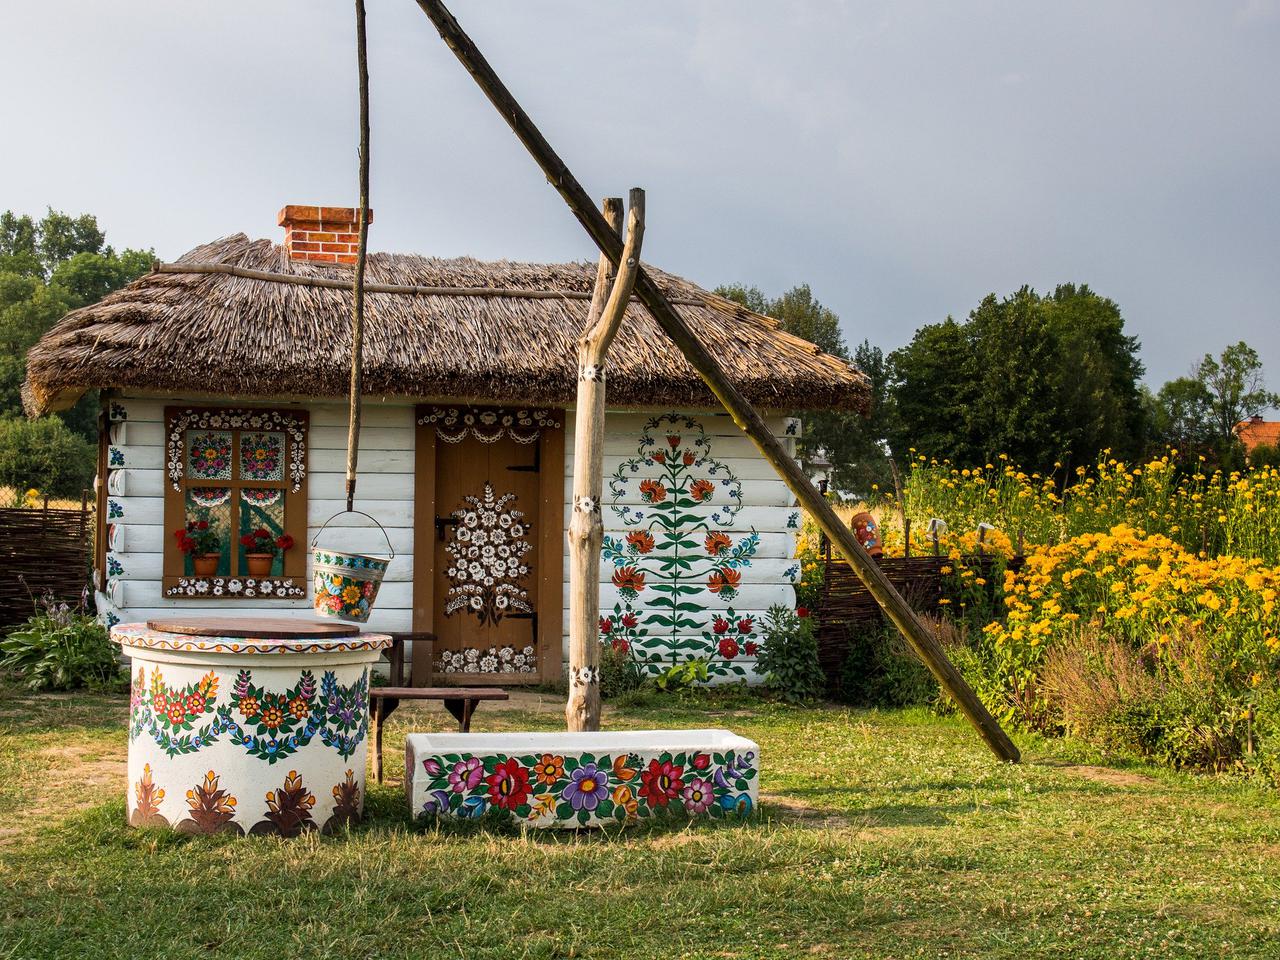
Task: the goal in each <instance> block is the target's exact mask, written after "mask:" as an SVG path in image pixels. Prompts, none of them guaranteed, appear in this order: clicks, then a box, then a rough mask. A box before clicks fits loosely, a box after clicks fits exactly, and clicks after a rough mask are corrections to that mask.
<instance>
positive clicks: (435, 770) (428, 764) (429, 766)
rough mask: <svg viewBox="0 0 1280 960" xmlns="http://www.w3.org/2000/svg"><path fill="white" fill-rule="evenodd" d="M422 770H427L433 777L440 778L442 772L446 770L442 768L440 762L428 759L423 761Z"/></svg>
mask: <svg viewBox="0 0 1280 960" xmlns="http://www.w3.org/2000/svg"><path fill="white" fill-rule="evenodd" d="M422 769H424V770H426V771H427V773H429V774H431V776H433V777H438V776H440V771H441V770H443V769H444V768H443V767H441V766H440V761H438V760H435V759H433V758H430V757H428V758H427V759H426V760H423V761H422Z"/></svg>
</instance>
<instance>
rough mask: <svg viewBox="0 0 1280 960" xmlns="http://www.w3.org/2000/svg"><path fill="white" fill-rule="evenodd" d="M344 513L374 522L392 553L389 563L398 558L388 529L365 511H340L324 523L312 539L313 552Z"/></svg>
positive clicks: (388, 559)
mask: <svg viewBox="0 0 1280 960" xmlns="http://www.w3.org/2000/svg"><path fill="white" fill-rule="evenodd" d="M344 513H358V514H360V516H362V517H367V518H368V519H370V520H373V525H374V526H375V527H377V528H378V529H379V530H381V531H382V536H383V538H384V539H385V540H386V541H387V549H388V550H389V551H391V556H390V557H388V558H387V562H388V563H390V562H391V561H392V560H394V559H395V558H396V548H395V547H393V546H392V545H391V537H390V536H389V535H388V534H387V531H386V528H384V527H383V526H382V524H380V523H379V522H378V521H377V519H375V518H374V517H370V516H369V514H367V513H365V512H364V511H363V510H339V511H338V512H337V513H335V514H334V515H333V516H332V517H330V518H329V519H328V520H326V521H325V522H324V523H322V524H321V525H320V529H319V530H317V531H316V535H315V536H314V537H313V538H312V539H311V549H312V550H314V549H315V548H316V544H317V543H319V542H320V534H322V533H324V531H325V528H326V527H328V526H329V524H330V523H332V522H333V521H334V520H336V519H337V518H338V517H340V516H342V515H343V514H344Z"/></svg>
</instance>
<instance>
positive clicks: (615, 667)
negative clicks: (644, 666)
mask: <svg viewBox="0 0 1280 960" xmlns="http://www.w3.org/2000/svg"><path fill="white" fill-rule="evenodd" d="M643 686H644V674H643V673H642V672H641V670H640V665H639V664H638V663H636V661H635V659H634V658H633V657H632V656H631V654H630V653H628V652H627V651H625V650H621V649H615V648H614V647H613V645H612V644H608V643H604V644H601V645H600V699H601V700H614V699H617V698H618V697H621V696H622V695H623V694H626V693H630V692H631V691H633V690H639V689H640V688H641V687H643Z"/></svg>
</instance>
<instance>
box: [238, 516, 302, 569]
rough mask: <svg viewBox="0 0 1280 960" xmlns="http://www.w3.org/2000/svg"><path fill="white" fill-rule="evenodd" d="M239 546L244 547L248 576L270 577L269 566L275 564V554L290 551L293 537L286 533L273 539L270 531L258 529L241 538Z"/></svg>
mask: <svg viewBox="0 0 1280 960" xmlns="http://www.w3.org/2000/svg"><path fill="white" fill-rule="evenodd" d="M240 545H241V546H243V547H244V559H245V563H246V564H248V567H249V576H251V577H268V576H270V575H271V566H272V564H274V563H275V559H276V554H277V553H281V554H282V553H284V552H285V551H286V550H289V549H291V548H292V547H293V537H291V536H289V534H287V533H282V534H281V535H280V536H278V537H273V536H272V535H271V531H270V530H266V529H264V528H262V527H259V528H258V529H257V530H254V531H253V532H252V533H246V534H245V535H244V536H242V537H241V538H240Z"/></svg>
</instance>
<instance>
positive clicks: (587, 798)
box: [561, 763, 609, 810]
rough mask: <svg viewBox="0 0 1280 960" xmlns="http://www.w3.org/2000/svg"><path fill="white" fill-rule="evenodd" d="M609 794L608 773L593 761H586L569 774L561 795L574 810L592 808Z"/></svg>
mask: <svg viewBox="0 0 1280 960" xmlns="http://www.w3.org/2000/svg"><path fill="white" fill-rule="evenodd" d="M608 795H609V775H608V774H607V773H604V772H603V771H601V770H599V769H598V768H597V767H596V765H595V764H594V763H586V764H583V765H582V766H580V767H579V768H578V769H577V770H575V771H573V773H571V774H569V784H568V785H567V786H566V787H565V788H564V792H563V793H562V794H561V796H562V797H563V798H564V799H565V800H568V801H569V805H570V806H572V807H573V809H575V810H594V809H595V808H596V807H598V806H599V805H600V801H601V800H603V799H604V798H605V797H607V796H608Z"/></svg>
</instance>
